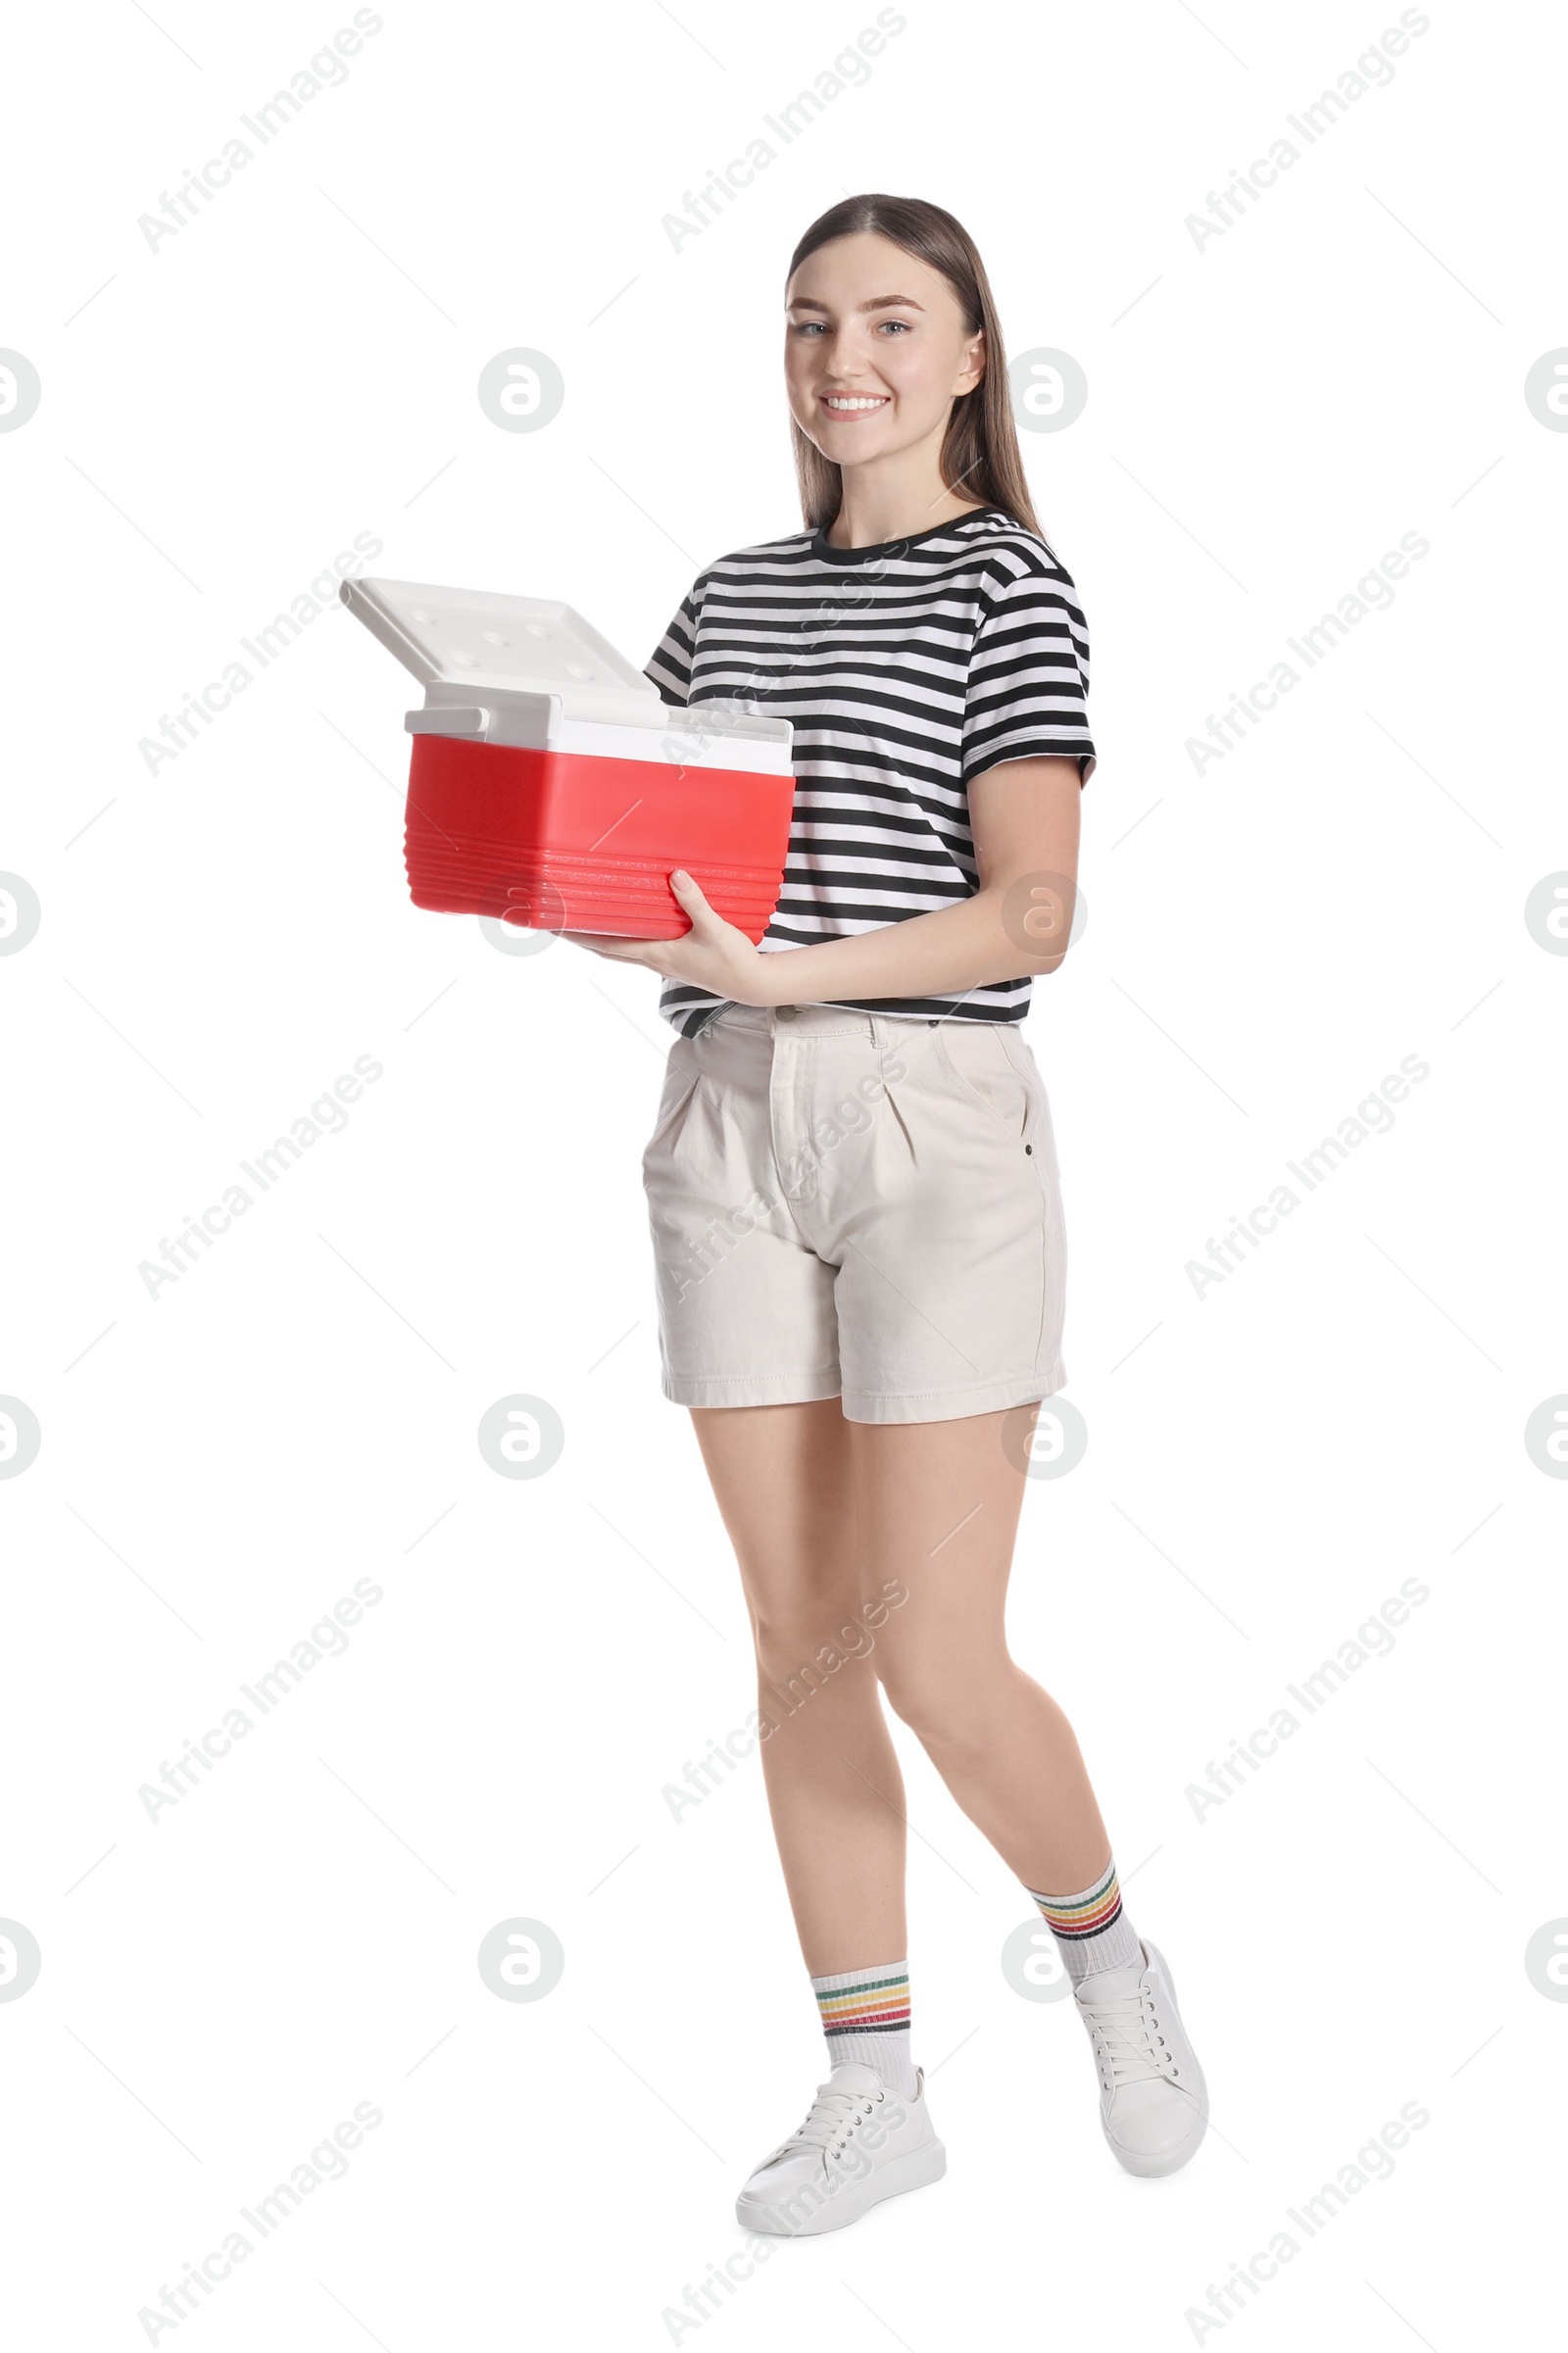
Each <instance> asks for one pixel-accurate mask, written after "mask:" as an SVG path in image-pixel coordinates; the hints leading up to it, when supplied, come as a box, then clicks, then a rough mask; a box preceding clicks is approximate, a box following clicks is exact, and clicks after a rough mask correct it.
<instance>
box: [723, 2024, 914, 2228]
mask: <svg viewBox="0 0 1568 2353" xmlns="http://www.w3.org/2000/svg"><path fill="white" fill-rule="evenodd" d="M915 2076H916V2078H917V2080H918V2083H919V2089H918V2091H917V2092H916V2093H915V2096H914V2098H913V2099H907V2098H906V2097H905V2096H904V2094H903V2093H901V2092H897V2091H895V2090H894V2089H893V2087H892V2085H891V2084H889V2083H884V2082H883V2081H882V2078H881V2077H880V2076H879V2075H878V2074H877V2072H876V2069H875V2068H874V2067H858V2066H848V2065H847V2066H843V2067H835V2068H834V2070H833V2072H832V2074H831V2075H830V2076H829V2078H828V2080H827V2082H826V2083H819V2084H818V2085H817V2087H816V2097H815V2099H814V2100H813V2101H812V2102H811V2105H810V2108H809V2111H808V2114H807V2117H806V2121H805V2123H804V2124H802V2125H799V2126H798V2127H797V2128H796V2130H795V2131H794V2132H792V2133H791V2134H790V2136H789V2138H788V2140H781V2141H780V2142H779V2145H778V2147H777V2148H776V2149H774V2150H773V2152H772V2154H771V2155H770V2156H767V2157H764V2158H763V2159H762V2162H761V2164H760V2166H759V2167H758V2169H757V2171H756V2173H754V2174H753V2175H752V2177H751V2180H750V2181H748V2182H747V2184H746V2186H745V2188H744V2189H743V2190H742V2191H741V2194H740V2196H739V2197H738V2198H737V2199H736V2201H735V2216H736V2220H737V2221H738V2222H740V2223H743V2224H744V2225H745V2227H746V2229H747V2230H768V2231H773V2232H776V2233H778V2234H780V2235H782V2236H784V2237H787V2238H801V2237H805V2236H807V2235H808V2234H809V2233H810V2232H812V2231H816V2230H842V2229H843V2227H844V2225H845V2224H846V2223H854V2222H858V2220H859V2218H860V2216H861V2215H862V2214H864V2212H865V2210H866V2208H867V2207H868V2206H874V2205H875V2204H876V2203H877V2201H878V2199H879V2198H893V2197H897V2196H898V2194H899V2192H900V2190H903V2189H919V2188H920V2187H921V2186H922V2185H923V2184H924V2183H925V2182H927V2181H940V2180H941V2179H942V2176H943V2175H944V2174H945V2173H946V2172H947V2170H948V2152H947V2150H946V2149H945V2148H944V2147H943V2145H942V2143H941V2141H940V2140H938V2138H937V2136H936V2133H935V2132H933V2131H932V2128H931V2115H930V2111H929V2109H928V2108H927V2106H926V2100H925V2070H924V2068H923V2067H917V2068H916V2069H915Z"/></svg>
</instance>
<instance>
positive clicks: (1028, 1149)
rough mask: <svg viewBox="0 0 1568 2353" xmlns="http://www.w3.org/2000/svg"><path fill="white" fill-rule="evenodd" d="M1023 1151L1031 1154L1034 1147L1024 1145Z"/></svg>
mask: <svg viewBox="0 0 1568 2353" xmlns="http://www.w3.org/2000/svg"><path fill="white" fill-rule="evenodd" d="M1024 1151H1025V1152H1033V1151H1034V1146H1033V1145H1032V1144H1026V1145H1025V1146H1024Z"/></svg>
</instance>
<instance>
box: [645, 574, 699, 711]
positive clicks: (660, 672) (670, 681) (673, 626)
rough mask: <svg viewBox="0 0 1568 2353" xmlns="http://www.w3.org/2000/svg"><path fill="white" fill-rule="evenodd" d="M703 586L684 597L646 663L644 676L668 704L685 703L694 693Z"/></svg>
mask: <svg viewBox="0 0 1568 2353" xmlns="http://www.w3.org/2000/svg"><path fill="white" fill-rule="evenodd" d="M701 603H702V582H701V581H700V580H699V581H698V582H696V584H695V585H694V586H693V588H692V590H691V593H690V594H689V595H688V596H684V597H682V599H681V601H680V604H679V606H678V607H677V608H676V611H675V617H674V618H673V620H672V621H671V622H670V624H669V627H668V628H667V629H666V630H665V631H664V634H663V636H662V638H661V639H660V641H659V643H658V645H657V646H656V647H655V648H654V650H653V653H652V654H651V655H650V656H649V658H648V660H647V661H646V662H644V663H643V676H644V677H645V678H652V680H653V682H654V684H655V685H656V686H657V687H658V689H659V691H660V693H661V694H662V696H663V698H664V701H665V702H666V703H685V702H686V700H687V698H688V696H689V695H690V693H691V684H692V660H693V657H694V655H695V653H696V650H697V614H698V609H699V607H700V605H701Z"/></svg>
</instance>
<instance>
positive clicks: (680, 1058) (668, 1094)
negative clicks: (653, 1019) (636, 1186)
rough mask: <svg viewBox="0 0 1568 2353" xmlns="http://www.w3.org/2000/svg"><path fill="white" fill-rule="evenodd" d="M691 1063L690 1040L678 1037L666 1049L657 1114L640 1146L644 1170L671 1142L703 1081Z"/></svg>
mask: <svg viewBox="0 0 1568 2353" xmlns="http://www.w3.org/2000/svg"><path fill="white" fill-rule="evenodd" d="M693 1064H694V1056H693V1053H692V1042H691V1040H690V1039H689V1038H682V1039H679V1040H678V1041H677V1042H676V1044H675V1045H673V1046H672V1047H671V1048H670V1050H669V1059H668V1062H667V1063H666V1065H665V1068H664V1085H663V1091H662V1094H661V1096H660V1099H659V1116H658V1118H657V1120H656V1121H655V1123H654V1132H653V1134H652V1135H651V1136H650V1137H649V1139H648V1142H647V1143H646V1144H645V1145H644V1147H643V1167H644V1169H645V1170H646V1169H647V1167H648V1164H649V1162H650V1161H651V1160H652V1159H654V1157H655V1156H656V1155H657V1154H658V1153H659V1152H662V1151H664V1150H665V1149H666V1148H667V1147H669V1146H670V1145H672V1144H673V1143H674V1141H675V1139H676V1137H677V1136H678V1134H679V1132H680V1129H681V1127H682V1126H683V1125H684V1124H685V1118H686V1113H687V1111H688V1109H689V1108H690V1106H691V1103H692V1100H693V1098H694V1097H695V1095H696V1093H697V1090H698V1088H699V1087H700V1086H701V1085H702V1083H703V1075H702V1072H701V1071H700V1070H698V1069H696V1068H695V1067H694V1066H693Z"/></svg>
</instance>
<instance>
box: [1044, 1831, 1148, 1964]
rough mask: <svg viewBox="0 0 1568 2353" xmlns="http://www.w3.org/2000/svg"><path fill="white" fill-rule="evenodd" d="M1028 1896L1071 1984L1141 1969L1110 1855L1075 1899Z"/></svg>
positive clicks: (1137, 1943)
mask: <svg viewBox="0 0 1568 2353" xmlns="http://www.w3.org/2000/svg"><path fill="white" fill-rule="evenodd" d="M1029 1893H1030V1894H1031V1895H1032V1896H1033V1897H1034V1899H1035V1901H1036V1903H1037V1904H1038V1905H1039V1906H1040V1909H1041V1911H1042V1912H1043V1913H1044V1914H1045V1916H1046V1922H1047V1925H1048V1926H1049V1928H1050V1930H1051V1933H1052V1935H1053V1936H1054V1937H1055V1939H1056V1950H1057V1951H1058V1952H1059V1953H1060V1955H1061V1959H1062V1966H1063V1967H1064V1968H1065V1970H1066V1972H1067V1975H1068V1976H1069V1978H1071V1980H1072V1982H1073V1984H1074V1985H1082V1983H1083V1981H1084V1979H1085V1978H1086V1977H1093V1976H1094V1975H1095V1974H1096V1972H1097V1971H1099V1970H1102V1969H1138V1970H1141V1969H1142V1968H1143V1966H1144V1948H1143V1944H1142V1942H1141V1941H1140V1939H1139V1936H1138V1932H1137V1930H1136V1929H1135V1928H1134V1927H1133V1924H1132V1922H1131V1921H1130V1920H1129V1919H1128V1917H1127V1915H1126V1913H1125V1912H1124V1911H1123V1910H1122V1905H1121V1889H1120V1888H1119V1887H1117V1885H1116V1858H1115V1856H1114V1855H1112V1856H1111V1858H1110V1860H1109V1862H1108V1863H1107V1864H1106V1865H1105V1868H1104V1870H1103V1872H1102V1873H1101V1875H1100V1877H1099V1878H1098V1879H1097V1880H1096V1881H1095V1883H1094V1885H1093V1886H1092V1887H1083V1888H1081V1889H1080V1890H1079V1892H1078V1893H1077V1894H1076V1895H1042V1894H1041V1893H1040V1892H1039V1891H1038V1889H1036V1888H1034V1887H1031V1888H1030V1889H1029Z"/></svg>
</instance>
